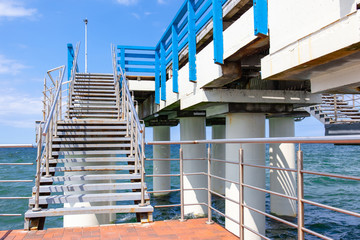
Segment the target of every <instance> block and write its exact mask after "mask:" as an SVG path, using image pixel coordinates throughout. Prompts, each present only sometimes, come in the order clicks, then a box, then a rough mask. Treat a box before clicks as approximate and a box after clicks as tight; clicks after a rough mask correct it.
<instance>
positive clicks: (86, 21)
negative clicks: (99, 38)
mask: <svg viewBox="0 0 360 240" xmlns="http://www.w3.org/2000/svg"><path fill="white" fill-rule="evenodd" d="M84 23H85V73H87V72H88V68H87V57H88V54H87V24H88V20H87V18H85V19H84Z"/></svg>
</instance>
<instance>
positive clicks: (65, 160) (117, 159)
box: [49, 157, 135, 164]
mask: <svg viewBox="0 0 360 240" xmlns="http://www.w3.org/2000/svg"><path fill="white" fill-rule="evenodd" d="M85 162H86V163H99V162H135V158H131V157H122V158H121V157H99V158H97V157H93V158H92V157H89V158H62V159H52V160H49V163H50V164H54V163H59V164H61V163H85Z"/></svg>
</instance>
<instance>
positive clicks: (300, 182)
mask: <svg viewBox="0 0 360 240" xmlns="http://www.w3.org/2000/svg"><path fill="white" fill-rule="evenodd" d="M302 170H303V152H302V151H301V145H300V144H299V150H298V152H297V180H298V181H297V184H298V185H297V191H298V196H297V197H298V201H297V205H298V218H297V219H298V224H297V227H298V239H299V240H304V239H305V236H304V232H303V227H304V203H303V202H302V199H304V189H303V186H304V179H303V173H302V172H301V171H302Z"/></svg>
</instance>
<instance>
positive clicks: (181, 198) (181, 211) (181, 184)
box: [179, 146, 185, 222]
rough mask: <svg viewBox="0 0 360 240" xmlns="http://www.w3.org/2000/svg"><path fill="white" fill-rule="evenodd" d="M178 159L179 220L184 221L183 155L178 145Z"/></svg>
mask: <svg viewBox="0 0 360 240" xmlns="http://www.w3.org/2000/svg"><path fill="white" fill-rule="evenodd" d="M179 160H180V222H185V217H184V157H183V149H182V146H180V150H179Z"/></svg>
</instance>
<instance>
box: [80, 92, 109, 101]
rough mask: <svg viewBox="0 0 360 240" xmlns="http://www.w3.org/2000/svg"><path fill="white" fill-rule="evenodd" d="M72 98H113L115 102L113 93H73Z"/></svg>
mask: <svg viewBox="0 0 360 240" xmlns="http://www.w3.org/2000/svg"><path fill="white" fill-rule="evenodd" d="M73 96H74V97H84V96H87V97H90V98H91V97H113V98H115V100H116V95H115V93H95V92H94V93H89V92H75V93H74V94H73Z"/></svg>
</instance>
